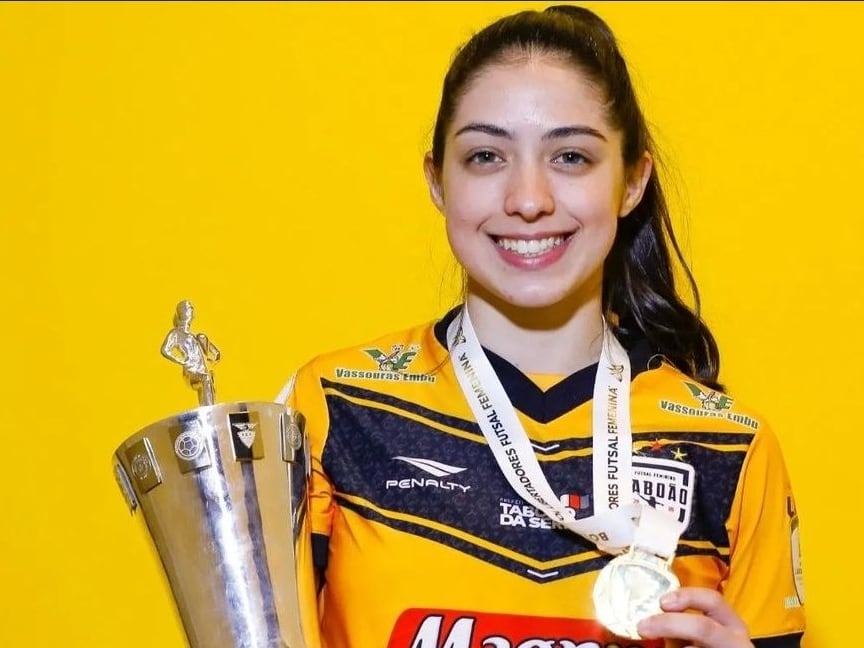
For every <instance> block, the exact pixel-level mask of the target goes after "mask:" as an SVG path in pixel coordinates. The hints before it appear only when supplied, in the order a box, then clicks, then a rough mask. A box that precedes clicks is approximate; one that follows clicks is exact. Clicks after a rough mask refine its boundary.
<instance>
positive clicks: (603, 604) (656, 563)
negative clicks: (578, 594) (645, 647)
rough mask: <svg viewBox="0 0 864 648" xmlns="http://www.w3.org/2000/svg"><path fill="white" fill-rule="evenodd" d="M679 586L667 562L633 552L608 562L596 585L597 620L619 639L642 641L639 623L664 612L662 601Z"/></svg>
mask: <svg viewBox="0 0 864 648" xmlns="http://www.w3.org/2000/svg"><path fill="white" fill-rule="evenodd" d="M680 586H681V584H680V583H679V582H678V579H677V578H676V577H675V574H673V573H672V570H671V569H670V568H669V564H668V562H667V561H665V560H663V559H662V558H660V557H659V556H654V555H652V554H649V553H646V552H644V551H639V550H630V551H629V552H627V553H626V554H624V555H622V556H618V557H616V558H613V559H612V560H611V561H609V563H608V564H607V565H606V566H605V567H604V568H603V569H602V570H601V571H600V575H599V576H598V577H597V582H596V583H594V610H595V613H596V615H597V620H598V621H599V622H600V623H602V624H603V625H604V626H605V627H606V628H608V629H609V630H610V631H612V632H614V633H615V634H616V635H618V636H619V637H628V638H630V639H640V637H639V633H637V632H636V625H637V624H638V623H639V621H641V620H642V619H644V618H646V617H649V616H651V615H653V614H659V613H660V612H662V610H661V609H660V598H661V597H662V596H663V595H664V594H666V593H668V592H671V591H672V590H675V589H678V588H679V587H680Z"/></svg>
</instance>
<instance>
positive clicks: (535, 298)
mask: <svg viewBox="0 0 864 648" xmlns="http://www.w3.org/2000/svg"><path fill="white" fill-rule="evenodd" d="M496 292H497V291H496ZM497 296H498V298H499V299H500V300H501V301H503V302H504V303H505V304H507V305H508V306H510V307H512V308H525V309H532V310H537V309H543V308H552V307H553V306H559V305H560V304H561V303H562V302H564V301H566V300H567V297H568V294H567V292H566V291H559V290H549V287H546V286H544V287H538V288H537V289H533V290H531V289H529V290H511V291H508V292H501V293H498V295H497Z"/></svg>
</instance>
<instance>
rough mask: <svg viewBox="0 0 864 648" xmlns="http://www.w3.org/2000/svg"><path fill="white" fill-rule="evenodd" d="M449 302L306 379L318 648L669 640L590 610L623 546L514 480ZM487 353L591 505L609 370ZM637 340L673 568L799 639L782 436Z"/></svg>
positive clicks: (301, 393)
mask: <svg viewBox="0 0 864 648" xmlns="http://www.w3.org/2000/svg"><path fill="white" fill-rule="evenodd" d="M456 312H457V311H456V310H454V311H451V312H450V313H448V314H447V315H446V316H445V317H444V318H442V319H441V320H438V321H434V322H429V323H426V324H424V325H421V326H417V327H414V328H411V329H409V330H405V331H401V332H398V333H393V334H389V335H386V336H383V337H381V338H379V339H376V340H374V341H372V342H370V343H369V344H364V345H359V346H356V347H352V348H347V349H342V350H339V351H335V352H332V353H328V354H324V355H321V356H318V357H316V358H315V359H313V360H311V361H310V362H309V363H308V364H306V365H305V366H304V367H302V368H301V370H300V371H299V372H298V373H297V375H296V380H295V382H294V387H293V390H292V392H291V394H290V395H289V397H288V405H289V406H291V407H292V408H294V409H296V410H298V411H300V412H301V413H302V414H303V415H304V416H305V418H306V431H307V434H308V438H309V448H310V454H311V464H312V476H311V485H310V517H309V521H310V524H311V527H312V532H313V534H314V536H313V541H314V542H313V549H314V551H313V554H314V558H315V563H316V566H317V568H318V569H319V570H320V572H321V574H322V576H321V583H320V594H319V596H318V601H317V614H318V617H319V620H320V633H321V637H320V641H321V646H323V648H442V647H446V648H488V647H494V648H517V647H518V648H541V647H543V648H613V647H615V648H632V647H644V648H660V647H662V646H663V645H664V644H663V642H662V641H648V640H642V641H635V640H629V639H622V638H618V637H614V636H613V635H612V634H610V633H609V632H608V631H607V630H605V629H603V628H602V627H601V626H600V625H599V624H598V623H597V622H596V621H595V620H594V611H593V604H592V597H591V594H592V588H593V585H594V582H595V580H596V577H597V574H598V571H599V570H600V569H602V567H603V566H604V565H605V564H606V563H607V562H608V561H609V560H610V558H611V557H610V556H608V555H606V554H604V553H601V552H600V551H598V549H597V548H596V547H595V546H594V545H593V544H592V543H590V542H589V541H587V540H585V539H584V538H582V537H581V536H579V535H577V534H575V533H572V532H570V531H568V530H566V529H562V528H560V527H559V526H558V525H557V524H556V523H554V522H553V521H552V520H550V519H549V518H547V517H546V516H545V515H544V514H543V513H542V512H540V511H539V510H538V509H536V508H535V507H534V506H532V505H530V504H529V503H527V502H526V501H524V500H523V499H521V498H520V497H519V495H517V493H516V492H515V491H514V490H513V489H512V488H511V486H510V485H509V484H508V482H507V480H506V477H505V476H504V475H503V474H502V472H501V469H500V468H499V466H498V464H497V463H496V461H495V458H494V456H493V454H492V452H491V451H490V448H489V446H488V445H487V443H486V440H485V438H484V436H483V434H482V432H481V430H480V428H479V427H478V425H477V423H476V421H475V420H474V418H473V416H472V414H471V410H470V407H469V404H468V402H467V400H466V398H465V396H464V394H463V392H462V391H461V389H460V386H459V383H458V381H457V378H456V376H455V374H454V371H453V367H452V365H451V363H450V359H449V355H448V352H447V347H446V340H445V336H446V328H447V325H448V324H449V322H450V321H451V320H452V318H453V317H454V316H455V314H456ZM484 351H485V353H486V355H487V357H488V358H489V360H490V363H491V365H492V367H493V368H494V370H495V373H496V374H497V375H498V377H499V379H500V380H501V383H502V385H503V386H504V388H505V389H506V391H507V394H508V396H509V397H510V400H511V402H512V404H513V406H514V407H515V409H516V411H517V415H518V417H519V419H520V421H521V423H522V425H523V426H524V428H525V431H526V433H527V435H528V437H529V438H530V440H531V443H532V445H533V447H534V449H535V452H536V455H537V458H538V459H539V462H540V465H541V467H542V470H543V473H544V475H545V477H546V479H547V480H548V482H549V484H550V486H551V487H552V489H553V490H554V492H555V493H556V494H557V495H558V496H559V497H560V501H561V503H562V504H563V505H565V506H566V507H568V509H570V510H571V511H572V514H573V515H574V516H575V517H576V518H577V519H578V518H581V517H586V516H590V515H592V514H593V506H594V502H593V498H592V492H591V490H592V404H591V399H592V395H593V385H594V378H595V374H596V369H597V366H596V365H594V366H590V367H586V368H584V369H582V370H580V371H578V372H576V373H574V374H572V375H570V376H567V377H564V378H563V379H562V380H560V381H558V382H555V384H554V385H551V386H549V385H548V384H546V385H543V386H542V387H541V386H538V384H536V383H535V382H534V381H532V380H531V378H529V377H528V376H526V375H524V374H523V373H522V372H520V371H519V370H518V369H517V368H516V367H515V366H513V365H512V364H510V363H508V362H507V361H506V360H504V359H503V358H501V357H499V356H497V355H496V354H494V353H492V352H491V351H488V350H484ZM627 352H628V355H629V356H630V360H631V366H632V382H631V421H632V439H633V457H632V464H633V490H634V493H635V494H637V495H638V496H639V498H641V500H642V501H643V502H644V503H645V504H647V505H650V506H652V507H655V508H661V509H663V510H665V511H668V512H669V514H671V515H673V516H676V517H677V518H678V519H679V521H681V522H682V526H683V527H684V531H683V533H682V535H681V538H680V541H679V545H678V550H677V557H676V559H675V560H674V562H673V571H674V572H675V574H676V576H677V577H678V579H679V580H680V581H681V584H682V585H685V586H701V587H709V588H712V589H716V590H719V591H721V592H722V593H723V595H724V597H725V598H726V599H728V601H729V602H730V603H731V605H732V606H733V608H734V609H735V610H736V611H737V612H738V614H739V615H741V617H742V618H743V620H744V621H745V623H746V624H747V626H748V628H749V630H750V633H751V636H752V637H753V638H754V643H755V644H756V646H773V647H775V648H776V647H787V646H799V644H800V637H801V635H802V633H803V630H804V610H803V591H802V587H801V573H800V552H799V551H798V547H797V543H796V539H797V525H798V519H797V514H796V512H795V507H794V499H793V494H792V489H791V486H790V483H789V479H788V476H787V472H786V469H785V465H784V462H783V457H782V454H781V451H780V448H779V445H778V441H777V439H776V437H775V436H774V434H773V433H772V431H771V430H770V428H769V426H768V424H767V423H766V422H765V421H764V420H763V419H762V418H760V417H759V416H758V415H757V414H756V413H754V412H753V411H751V410H749V409H747V408H745V407H744V406H742V405H741V404H740V403H739V402H737V401H736V400H734V399H733V398H732V397H731V396H729V395H728V394H725V393H720V392H715V391H712V390H711V389H708V388H706V387H704V386H703V385H701V384H699V383H698V382H696V381H694V380H693V379H692V378H689V377H688V376H686V375H684V374H682V373H681V372H679V371H678V370H677V369H675V368H674V367H672V366H671V365H669V364H667V363H663V362H656V361H655V362H650V361H651V358H652V353H651V350H650V349H649V348H648V347H647V345H644V344H637V345H634V346H633V347H632V348H628V349H627ZM649 362H650V367H649ZM541 382H542V381H541ZM547 382H552V381H548V380H547ZM312 636H314V639H313V640H314V641H317V640H318V639H317V632H313V633H312ZM314 648H317V646H315V647H314Z"/></svg>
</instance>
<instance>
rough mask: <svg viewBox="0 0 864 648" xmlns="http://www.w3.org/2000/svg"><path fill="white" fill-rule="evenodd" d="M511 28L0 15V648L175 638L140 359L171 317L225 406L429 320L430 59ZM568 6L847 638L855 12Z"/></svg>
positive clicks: (152, 359)
mask: <svg viewBox="0 0 864 648" xmlns="http://www.w3.org/2000/svg"><path fill="white" fill-rule="evenodd" d="M523 6H527V5H526V4H525V3H501V2H490V3H459V4H455V3H450V4H424V5H422V6H421V5H415V4H395V5H393V4H389V3H387V4H384V3H380V4H377V3H372V4H363V3H358V4H354V3H350V4H349V3H344V4H338V3H327V4H323V3H322V4H316V3H312V4H300V3H285V4H278V3H262V4H242V5H241V4H230V3H222V4H208V3H203V4H195V3H165V4H157V3H152V4H122V3H120V4H101V3H89V4H74V3H70V4H48V3H17V4H15V3H13V4H10V3H4V4H3V5H0V225H2V229H0V234H2V238H0V241H2V254H0V273H2V274H0V277H2V294H0V304H2V308H3V310H4V313H3V317H2V324H0V327H2V330H0V333H2V337H0V343H2V345H3V347H4V348H3V352H2V354H0V357H2V378H0V380H2V391H0V394H2V398H3V426H2V434H3V437H4V442H3V444H2V446H0V447H2V448H3V455H2V461H3V464H2V467H0V523H2V533H0V646H4V647H7V646H8V647H10V648H18V647H21V648H42V647H45V648H48V647H51V648H54V647H55V646H64V647H67V648H76V647H77V648H84V647H87V648H90V647H92V646H110V647H114V646H124V647H128V648H137V647H142V648H150V647H157V646H158V647H160V648H172V647H175V646H176V647H178V648H180V647H181V646H183V645H184V639H183V635H182V632H181V629H180V626H179V623H178V621H177V620H176V617H175V614H174V611H173V608H172V605H171V602H170V598H169V596H168V592H167V589H166V586H165V584H164V582H163V580H162V577H161V573H160V572H159V565H158V562H157V560H156V558H155V556H154V555H153V554H152V553H151V550H150V548H149V545H148V543H147V539H146V536H145V534H144V529H143V525H141V523H140V520H139V518H140V516H136V517H135V518H132V517H130V516H129V514H128V512H127V510H126V508H125V504H124V502H123V500H122V499H121V496H120V493H119V491H118V490H117V487H116V485H115V483H114V479H113V476H112V473H111V462H110V459H111V454H112V452H113V451H114V449H115V447H116V446H117V445H118V444H119V443H120V442H121V441H122V440H123V439H124V438H126V437H127V436H129V435H131V434H132V433H134V432H135V431H137V430H138V429H139V428H140V427H143V426H144V425H147V424H149V423H150V422H152V421H155V420H157V419H160V418H162V417H164V416H167V415H168V414H170V413H173V412H176V411H178V410H182V409H186V408H189V407H192V406H194V405H195V397H194V393H193V392H192V391H191V390H189V389H188V388H187V387H185V386H184V384H183V382H182V379H181V377H180V373H179V369H178V368H177V367H174V366H171V365H169V364H168V363H167V362H166V361H164V360H163V359H161V358H160V356H159V353H158V349H159V345H160V343H161V341H162V338H163V336H164V335H165V333H166V332H167V330H168V329H169V328H170V326H171V317H172V314H173V309H174V305H175V304H176V302H177V301H178V300H179V299H181V298H189V299H192V300H193V301H194V303H195V306H196V308H197V317H196V321H195V323H194V326H195V327H196V328H198V329H199V330H204V331H207V332H208V333H209V334H210V336H211V338H212V339H213V340H214V341H215V342H216V343H217V344H218V345H219V346H220V347H221V349H222V351H223V354H224V357H223V361H222V362H221V363H220V364H219V365H218V366H217V371H218V373H217V385H218V388H219V391H218V396H219V397H220V399H223V400H232V399H251V400H265V399H271V398H272V397H273V396H275V394H276V392H277V391H278V390H279V388H280V387H281V385H282V383H283V381H284V380H285V379H286V378H287V377H288V375H289V374H290V373H291V372H292V371H293V369H294V368H296V367H297V366H298V365H299V364H300V363H301V362H303V361H304V360H306V359H307V358H309V357H310V356H311V355H313V354H315V353H317V352H319V351H323V350H326V349H330V348H333V347H337V346H341V345H343V344H349V343H355V342H360V341H362V340H364V339H365V338H368V337H369V336H371V335H374V334H377V333H380V332H383V331H386V330H390V329H395V328H398V327H402V326H405V325H409V324H411V323H414V322H417V321H419V320H425V319H427V318H430V317H433V316H435V315H436V314H438V313H440V312H442V311H443V310H444V309H445V308H447V307H449V306H450V305H451V304H452V300H453V296H454V294H455V293H454V286H455V285H456V284H457V283H458V281H457V280H458V273H457V272H456V270H455V266H454V263H453V262H452V260H451V258H450V256H449V252H448V250H447V246H446V242H445V239H444V237H443V230H442V226H441V221H440V219H439V217H438V216H437V214H436V213H435V212H434V210H433V208H432V206H431V204H430V203H429V200H428V198H427V194H426V189H425V186H424V183H423V179H422V174H421V156H422V154H423V152H424V151H425V150H426V147H427V146H428V143H429V139H430V132H431V128H432V124H433V120H434V115H435V110H436V107H437V101H438V93H439V84H440V80H441V78H442V76H443V73H444V71H445V69H446V65H447V63H448V61H449V58H450V55H451V53H452V52H453V50H454V49H455V48H456V47H457V45H458V44H459V43H461V42H462V41H463V40H464V39H465V38H467V37H468V36H469V35H470V34H471V33H472V31H473V30H474V29H477V28H479V27H480V26H482V25H483V24H485V23H486V22H487V21H488V20H490V19H492V18H495V17H498V16H499V15H501V14H503V13H507V12H510V11H513V10H516V9H518V8H521V7H523ZM534 6H543V5H534ZM589 6H592V7H594V8H596V9H597V10H598V11H599V13H600V14H601V15H602V16H603V17H605V18H606V19H607V20H608V21H609V22H610V24H611V25H612V27H613V28H614V29H615V31H616V32H617V34H618V36H619V37H620V40H621V43H622V46H623V48H624V51H625V53H626V55H627V56H628V58H629V61H630V63H631V67H632V70H633V73H634V75H635V78H636V82H637V85H638V89H639V92H640V93H641V95H642V97H643V99H644V102H645V108H646V110H647V113H648V115H649V119H650V120H651V122H652V123H653V124H654V125H655V127H656V135H657V138H658V140H659V142H660V144H661V145H662V147H663V149H664V151H665V153H666V155H667V157H668V158H669V160H670V161H671V162H672V167H673V168H672V171H673V176H674V177H675V178H677V179H678V181H679V185H678V190H677V194H676V198H675V206H676V210H677V212H678V214H679V215H680V214H685V215H686V218H684V219H682V221H681V225H682V227H681V229H680V232H681V235H682V239H683V240H684V242H685V247H686V249H687V252H688V254H689V255H690V256H691V258H692V259H693V262H694V263H693V264H694V269H695V272H696V275H697V278H698V280H699V281H700V286H701V289H702V291H703V296H704V306H705V314H706V317H707V319H708V321H709V323H710V324H711V326H712V327H713V329H714V331H715V333H716V335H717V337H718V339H719V341H720V343H721V347H722V349H723V351H724V356H723V359H724V362H723V373H722V378H723V380H724V381H725V382H726V383H727V384H728V385H729V386H730V387H731V388H732V390H733V391H734V393H735V395H736V396H737V397H738V398H739V399H740V400H743V401H747V402H748V403H750V404H752V405H754V406H755V407H756V408H757V409H759V410H761V411H762V412H763V413H764V414H765V415H766V416H767V417H768V418H769V420H770V421H771V422H772V423H773V425H774V427H775V428H776V430H777V431H778V433H779V434H780V437H781V442H782V444H783V447H784V450H785V452H786V457H787V462H788V465H789V469H790V472H791V474H792V478H793V481H794V483H795V486H796V492H797V495H798V500H799V508H800V510H801V516H802V530H803V541H804V547H803V548H804V560H805V578H806V588H807V602H808V607H809V618H810V627H811V632H810V638H809V641H808V646H809V647H811V648H813V647H816V646H818V647H820V648H821V647H826V646H841V645H851V644H852V643H854V642H855V640H857V638H858V636H859V634H860V633H859V627H860V614H861V613H860V600H861V597H860V596H858V595H857V592H858V591H859V589H860V583H861V578H862V575H864V574H862V568H861V564H862V563H861V557H860V553H861V552H860V550H859V549H858V546H857V545H858V544H859V535H858V532H857V531H851V530H850V526H849V525H851V524H853V523H857V522H858V521H859V520H860V517H861V512H862V507H861V503H860V493H861V484H860V477H859V475H860V472H861V468H860V465H859V462H860V455H859V451H860V444H859V443H858V442H857V435H858V433H859V431H858V430H857V429H856V427H857V421H856V418H857V417H858V416H859V407H860V394H859V390H858V380H857V379H856V378H855V375H856V373H855V372H856V371H858V369H859V368H861V367H862V365H864V352H862V347H861V344H860V342H859V340H858V339H857V338H858V335H859V330H860V322H861V319H862V297H861V289H860V286H859V281H860V279H861V277H862V270H864V260H862V258H864V255H862V253H861V248H862V243H864V236H862V234H861V227H862V224H861V188H862V181H861V174H862V155H864V127H862V119H861V106H862V105H864V81H862V73H861V69H860V66H861V63H862V55H861V38H862V37H861V34H862V30H864V5H862V4H817V3H789V4H785V3H764V4H761V3H759V4H744V3H741V4H738V3H736V4H722V3H720V4H714V3H712V4H707V3H706V4H674V5H673V4H671V3H670V4H666V3H661V4H652V3H632V4H631V3H624V4H617V3H610V4H591V5H589ZM753 588H754V590H756V591H758V590H759V588H760V583H753Z"/></svg>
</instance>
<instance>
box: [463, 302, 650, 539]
mask: <svg viewBox="0 0 864 648" xmlns="http://www.w3.org/2000/svg"><path fill="white" fill-rule="evenodd" d="M447 348H448V350H449V351H450V356H451V359H452V362H453V367H454V370H455V372H456V377H457V378H458V380H459V384H460V386H461V387H462V391H463V393H464V394H465V397H466V399H467V400H468V403H469V405H470V407H471V411H472V412H473V414H474V417H475V419H476V420H477V424H478V425H479V426H480V430H481V431H482V432H483V436H484V437H485V438H486V441H487V443H488V444H489V447H490V448H491V449H492V453H493V454H494V456H495V459H496V461H497V462H498V466H499V467H500V468H501V471H502V472H503V473H504V476H505V477H506V478H507V481H508V482H509V483H510V485H511V486H512V487H513V489H514V490H515V491H516V492H517V493H518V494H519V495H520V496H521V497H522V498H523V499H524V500H525V501H527V502H529V503H531V504H533V505H534V506H535V507H537V508H538V509H540V510H541V511H543V512H544V513H545V514H546V515H547V516H548V517H549V518H550V519H551V520H553V521H555V522H557V523H559V524H561V525H562V526H564V527H565V528H567V529H569V530H570V531H572V532H574V533H577V534H579V535H580V536H582V537H584V538H586V539H587V540H589V541H590V542H592V543H593V544H595V545H597V547H598V548H599V549H601V550H602V551H605V552H607V553H621V552H622V551H624V550H626V548H627V547H628V546H630V544H631V543H632V542H633V537H634V532H635V528H636V525H635V523H634V519H635V518H637V517H638V514H639V506H638V505H636V504H633V503H632V495H631V492H632V478H631V468H630V465H631V462H630V454H631V450H630V448H631V447H632V443H631V436H630V359H629V358H628V357H627V353H626V352H625V351H624V349H623V348H622V347H621V345H620V343H619V342H618V340H616V339H615V336H613V335H612V334H611V333H610V332H609V331H608V328H607V327H606V326H605V322H604V335H603V349H602V352H601V355H600V363H599V365H598V368H597V378H596V380H595V383H594V403H593V406H594V411H593V433H594V439H593V449H594V471H593V472H594V511H595V514H594V515H592V516H591V517H587V518H582V519H580V520H576V519H574V517H573V514H572V513H571V512H570V511H568V509H567V508H566V507H565V506H564V505H563V504H561V502H560V500H559V498H558V496H557V495H556V494H555V492H554V491H553V490H552V488H551V487H550V486H549V483H548V482H547V481H546V478H545V476H544V475H543V471H542V470H541V468H540V464H539V462H538V461H537V456H536V455H535V453H534V448H533V447H532V446H531V442H530V440H529V439H528V435H527V434H526V433H525V429H524V428H523V426H522V423H521V421H520V420H519V417H518V416H517V415H516V409H515V408H514V407H513V404H512V403H511V402H510V398H509V397H508V396H507V393H506V392H505V391H504V386H503V385H502V384H501V381H500V380H499V379H498V376H497V375H496V374H495V370H494V369H493V368H492V365H491V364H490V363H489V360H488V359H487V358H486V354H485V353H484V352H483V348H482V347H481V345H480V341H479V340H478V339H477V334H476V333H475V331H474V326H473V324H472V323H471V318H470V316H469V315H468V310H467V308H463V309H462V313H461V315H460V316H457V317H456V318H454V320H453V321H452V322H451V323H450V326H449V327H448V328H447Z"/></svg>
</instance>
